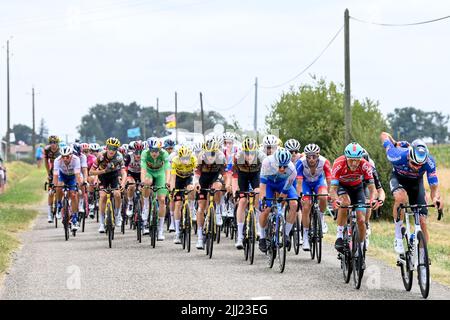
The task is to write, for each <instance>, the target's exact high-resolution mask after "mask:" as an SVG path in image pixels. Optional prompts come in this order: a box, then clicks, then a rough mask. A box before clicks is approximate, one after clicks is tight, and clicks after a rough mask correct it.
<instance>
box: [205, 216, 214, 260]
mask: <svg viewBox="0 0 450 320" xmlns="http://www.w3.org/2000/svg"><path fill="white" fill-rule="evenodd" d="M215 219H216V214H215V212H214V209H211V210H210V212H209V223H208V235H209V239H207V241H209V252H208V256H209V258H210V259H211V258H212V253H213V246H214V238H215V237H216V235H215V232H216V230H215V228H214V226H215V225H216V224H215Z"/></svg>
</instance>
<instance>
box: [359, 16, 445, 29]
mask: <svg viewBox="0 0 450 320" xmlns="http://www.w3.org/2000/svg"><path fill="white" fill-rule="evenodd" d="M448 18H450V16H445V17H441V18H437V19H432V20H426V21H420V22H412V23H379V22H373V21H366V20H363V19H359V18H355V17H350V19H353V20H355V21H358V22H362V23H367V24H374V25H377V26H383V27H407V26H416V25H420V24H426V23H432V22H436V21H440V20H444V19H448Z"/></svg>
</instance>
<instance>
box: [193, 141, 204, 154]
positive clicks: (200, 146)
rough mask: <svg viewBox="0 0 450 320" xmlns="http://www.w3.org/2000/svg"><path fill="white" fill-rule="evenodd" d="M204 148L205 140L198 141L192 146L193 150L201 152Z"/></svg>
mask: <svg viewBox="0 0 450 320" xmlns="http://www.w3.org/2000/svg"><path fill="white" fill-rule="evenodd" d="M202 149H203V142H196V143H194V145H193V146H192V151H194V152H195V153H199V152H200V151H202Z"/></svg>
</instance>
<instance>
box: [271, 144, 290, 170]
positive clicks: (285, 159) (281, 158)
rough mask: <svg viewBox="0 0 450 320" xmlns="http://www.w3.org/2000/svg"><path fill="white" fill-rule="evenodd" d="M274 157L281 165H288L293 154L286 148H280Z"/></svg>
mask: <svg viewBox="0 0 450 320" xmlns="http://www.w3.org/2000/svg"><path fill="white" fill-rule="evenodd" d="M274 157H275V161H276V162H277V163H278V165H279V166H287V165H288V164H289V163H290V162H291V157H292V155H291V153H290V152H289V151H287V150H286V149H285V148H279V149H278V150H277V151H276V152H275V155H274Z"/></svg>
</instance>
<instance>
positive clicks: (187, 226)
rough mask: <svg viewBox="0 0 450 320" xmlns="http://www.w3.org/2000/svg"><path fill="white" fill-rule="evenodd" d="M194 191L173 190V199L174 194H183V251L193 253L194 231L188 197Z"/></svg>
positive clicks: (181, 225) (181, 222) (181, 227)
mask: <svg viewBox="0 0 450 320" xmlns="http://www.w3.org/2000/svg"><path fill="white" fill-rule="evenodd" d="M192 191H194V190H187V189H174V190H172V197H173V195H174V194H176V193H178V192H180V193H181V201H182V208H181V220H180V237H181V244H182V246H183V250H184V249H186V250H187V252H190V251H191V230H192V216H191V212H190V210H189V198H188V197H187V196H188V195H189V193H191V192H192Z"/></svg>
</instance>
